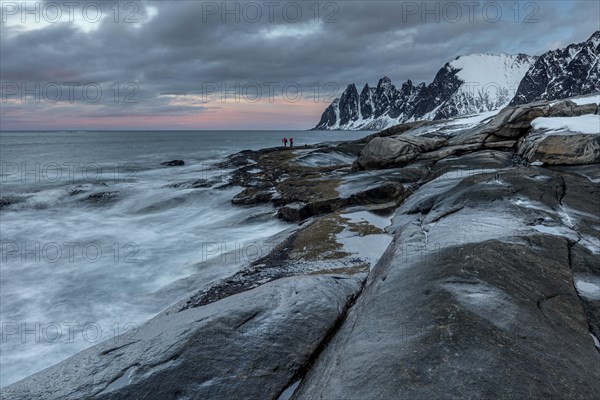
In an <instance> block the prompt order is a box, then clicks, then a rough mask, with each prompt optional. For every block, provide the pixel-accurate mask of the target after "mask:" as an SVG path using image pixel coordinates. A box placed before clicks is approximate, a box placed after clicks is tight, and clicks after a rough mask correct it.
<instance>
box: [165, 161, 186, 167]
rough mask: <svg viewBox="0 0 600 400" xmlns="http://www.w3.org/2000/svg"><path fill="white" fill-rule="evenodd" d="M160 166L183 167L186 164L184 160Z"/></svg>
mask: <svg viewBox="0 0 600 400" xmlns="http://www.w3.org/2000/svg"><path fill="white" fill-rule="evenodd" d="M160 165H164V166H166V167H181V166H183V165H185V162H184V161H183V160H171V161H165V162H161V163H160Z"/></svg>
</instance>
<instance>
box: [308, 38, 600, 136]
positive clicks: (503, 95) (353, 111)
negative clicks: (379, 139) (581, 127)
mask: <svg viewBox="0 0 600 400" xmlns="http://www.w3.org/2000/svg"><path fill="white" fill-rule="evenodd" d="M599 45H600V31H596V32H594V33H593V34H592V35H591V36H590V38H589V39H588V40H587V41H585V42H583V43H578V44H572V45H570V46H567V47H565V48H563V49H558V50H552V51H549V52H547V53H544V54H543V55H541V56H539V57H537V56H530V55H527V54H523V53H519V54H508V53H499V54H492V53H473V54H466V55H460V56H458V57H456V58H455V59H454V60H452V61H449V62H447V63H445V64H444V66H443V67H442V68H441V69H440V70H439V71H438V72H437V74H436V75H435V78H434V80H433V81H432V82H431V83H430V84H429V85H426V84H425V83H420V84H418V85H416V86H415V84H414V83H413V82H412V81H411V80H407V81H406V82H404V83H403V84H401V85H400V86H399V87H396V86H394V85H393V83H392V81H391V79H390V78H389V77H387V76H384V77H383V78H381V79H380V80H379V82H378V83H377V86H376V87H370V86H369V85H368V84H366V85H365V86H364V87H363V89H362V91H361V92H360V94H358V92H357V91H356V88H355V86H354V85H352V87H353V88H354V89H351V88H350V86H349V87H348V88H347V89H346V91H345V92H344V93H346V92H348V93H346V95H345V96H344V95H342V97H341V99H340V101H339V102H338V103H335V104H332V105H331V106H330V107H328V108H327V110H325V112H324V113H323V116H322V118H321V121H320V122H319V124H318V125H317V127H316V128H315V129H373V130H375V129H384V128H386V127H389V126H392V125H395V124H398V123H402V122H408V121H414V120H419V119H428V120H435V119H442V118H450V117H454V116H458V115H468V114H475V113H480V112H485V111H494V110H498V109H500V108H502V107H504V106H506V105H507V104H509V103H511V104H515V103H517V104H519V103H529V102H532V101H535V100H540V99H559V98H566V97H571V96H575V95H580V94H588V93H592V92H597V91H600V76H599V75H600V73H599V72H598V65H599V63H598V53H599V51H600V46H599ZM350 92H352V95H351V96H350ZM511 99H512V101H511ZM336 116H337V117H336Z"/></svg>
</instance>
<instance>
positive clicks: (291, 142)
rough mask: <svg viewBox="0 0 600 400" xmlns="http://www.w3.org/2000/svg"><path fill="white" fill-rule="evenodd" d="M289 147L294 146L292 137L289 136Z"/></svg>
mask: <svg viewBox="0 0 600 400" xmlns="http://www.w3.org/2000/svg"><path fill="white" fill-rule="evenodd" d="M290 147H294V138H293V137H291V138H290Z"/></svg>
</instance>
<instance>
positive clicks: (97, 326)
mask: <svg viewBox="0 0 600 400" xmlns="http://www.w3.org/2000/svg"><path fill="white" fill-rule="evenodd" d="M369 133H371V132H366V131H364V132H340V131H337V132H336V131H51V132H50V131H27V132H25V131H19V132H12V131H2V132H0V164H1V171H0V244H1V245H0V322H1V324H2V340H1V343H0V386H6V385H9V384H11V383H13V382H16V381H18V380H20V379H23V378H25V377H27V376H28V375H31V374H33V373H35V372H38V371H40V370H42V369H44V368H47V367H50V366H52V365H54V364H56V363H58V362H60V361H62V360H64V359H66V358H68V357H69V356H71V355H73V354H75V353H76V352H78V351H81V350H83V349H85V348H88V347H90V346H93V345H94V344H97V343H99V342H101V341H104V340H115V338H116V337H117V336H118V335H123V334H125V335H129V334H132V335H133V334H135V331H136V329H137V328H138V327H139V326H140V325H141V324H143V323H144V322H145V321H147V320H149V319H150V318H152V317H153V316H155V315H156V314H157V313H159V312H160V311H161V310H163V309H165V308H166V307H168V306H169V305H171V304H173V303H175V302H176V301H177V300H179V299H181V298H183V297H185V295H186V294H189V293H191V292H193V291H195V290H198V289H201V288H202V287H205V286H206V285H210V284H211V283H214V282H216V281H218V280H220V279H222V278H224V277H227V276H230V275H232V274H234V273H235V272H236V271H237V270H239V269H240V268H242V267H243V266H244V265H246V264H247V263H248V262H249V261H253V260H254V259H257V258H259V257H260V256H262V255H265V254H266V252H267V251H268V249H269V243H268V241H269V238H271V237H273V236H274V235H277V234H278V233H280V232H282V231H284V230H285V229H288V228H290V226H291V225H289V224H287V223H284V222H282V221H280V220H277V219H276V218H274V215H275V210H274V208H273V207H272V206H271V205H268V204H263V205H256V206H243V207H242V206H234V205H232V204H231V198H232V197H233V196H234V195H235V194H236V193H238V192H239V191H240V190H241V188H239V187H232V186H231V185H227V182H228V180H229V177H230V172H231V171H230V170H227V169H224V168H221V167H219V166H218V165H219V163H220V162H221V161H223V160H224V159H225V158H226V157H227V156H228V155H230V154H233V153H236V152H239V151H241V150H244V149H260V148H267V147H276V146H281V139H282V138H283V137H287V138H289V137H293V138H294V144H295V147H297V148H302V147H303V146H304V145H308V144H314V143H319V142H335V141H340V140H349V139H357V138H360V137H363V136H365V135H367V134H369ZM170 160H183V161H184V162H185V165H183V166H164V165H161V163H162V162H166V161H170Z"/></svg>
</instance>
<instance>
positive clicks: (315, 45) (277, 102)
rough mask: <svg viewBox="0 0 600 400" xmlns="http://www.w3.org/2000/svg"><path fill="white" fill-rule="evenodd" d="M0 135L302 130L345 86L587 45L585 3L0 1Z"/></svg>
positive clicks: (594, 8)
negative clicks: (469, 58) (467, 61)
mask: <svg viewBox="0 0 600 400" xmlns="http://www.w3.org/2000/svg"><path fill="white" fill-rule="evenodd" d="M0 5H1V7H0V19H1V23H0V84H1V93H0V95H1V99H0V129H2V130H55V129H56V130H64V129H68V130H90V129H100V130H104V129H106V130H108V129H116V130H129V129H135V130H137V129H141V130H150V129H152V130H154V129H156V130H178V129H192V130H202V129H207V130H213V129H252V130H254V129H269V130H270V129H277V130H284V129H287V130H293V129H309V128H312V127H313V126H315V125H316V124H317V122H318V121H319V118H320V116H321V113H322V112H323V111H324V110H325V108H326V107H327V106H328V105H329V103H331V101H332V100H333V99H334V98H335V97H337V96H339V95H340V94H341V92H342V91H343V90H344V89H345V88H346V86H347V85H348V84H350V83H355V84H356V86H357V87H358V88H359V90H360V88H362V86H364V84H365V83H368V84H369V85H376V84H377V81H378V80H379V79H380V78H381V77H383V76H388V77H390V78H391V80H392V82H393V83H394V84H395V85H396V86H400V85H401V84H402V83H403V82H405V81H406V80H407V79H410V80H412V81H413V82H414V83H417V82H426V83H429V82H431V81H432V80H433V78H434V76H435V74H436V72H437V71H438V70H439V69H440V68H441V67H442V66H443V65H444V64H445V63H446V62H449V61H451V60H453V59H454V58H456V57H457V56H459V55H465V54H471V53H480V52H484V53H500V52H506V53H527V54H530V55H539V54H542V53H544V52H545V51H548V50H552V49H556V48H560V47H564V46H566V45H568V44H570V43H578V42H582V41H585V40H586V39H587V38H588V37H589V36H591V34H592V33H593V32H594V31H596V30H599V29H600V3H599V2H597V1H551V0H550V1H548V0H545V1H520V2H516V1H514V0H511V1H467V0H465V1H456V2H454V1H449V2H448V1H440V2H423V1H417V2H412V1H369V2H367V1H364V2H361V1H320V2H317V1H313V0H309V1H267V0H265V1H243V2H235V1H230V2H222V1H218V2H212V1H187V0H184V1H156V0H153V1H120V2H116V1H110V0H109V1H100V0H97V1H87V0H84V1H81V0H79V1H77V0H73V1H70V0H58V1H26V2H23V1H5V0H0Z"/></svg>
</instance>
